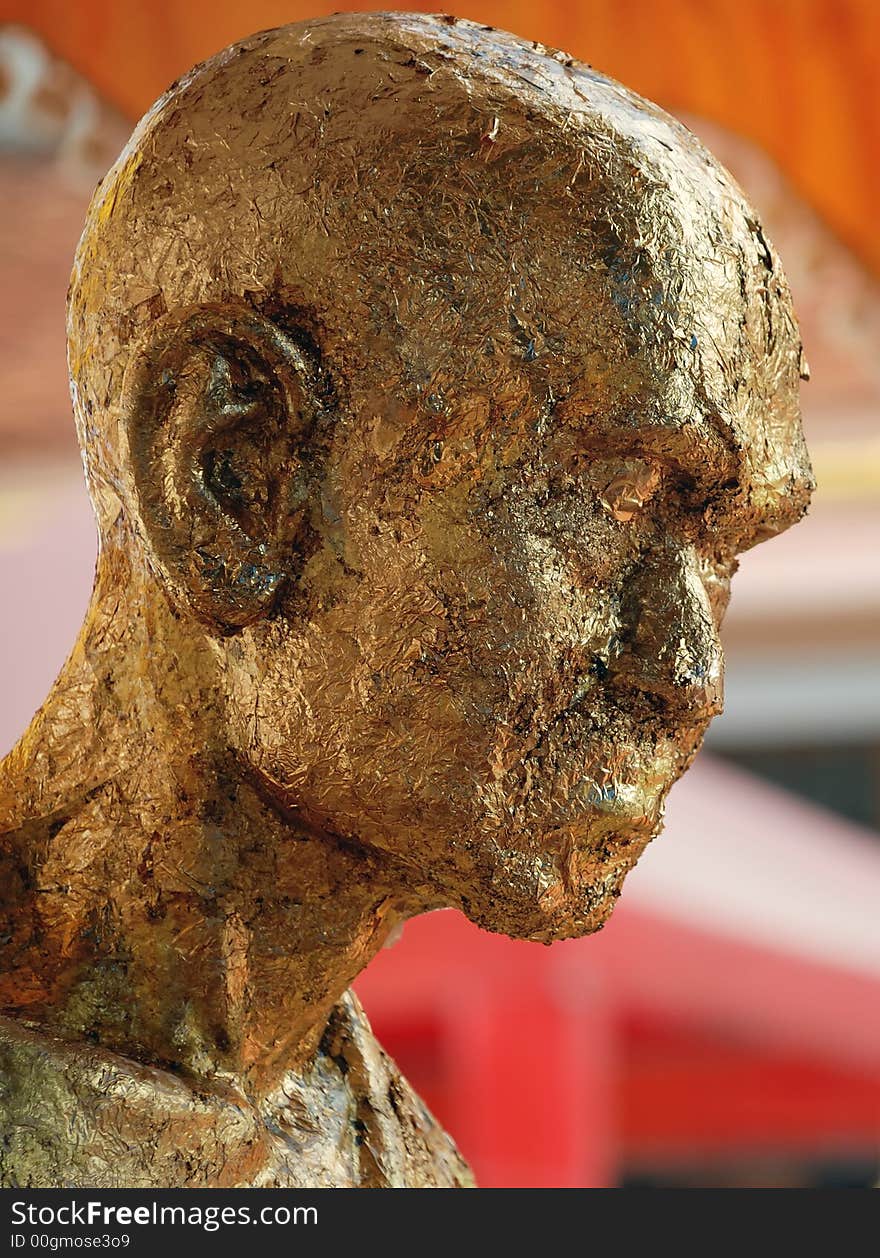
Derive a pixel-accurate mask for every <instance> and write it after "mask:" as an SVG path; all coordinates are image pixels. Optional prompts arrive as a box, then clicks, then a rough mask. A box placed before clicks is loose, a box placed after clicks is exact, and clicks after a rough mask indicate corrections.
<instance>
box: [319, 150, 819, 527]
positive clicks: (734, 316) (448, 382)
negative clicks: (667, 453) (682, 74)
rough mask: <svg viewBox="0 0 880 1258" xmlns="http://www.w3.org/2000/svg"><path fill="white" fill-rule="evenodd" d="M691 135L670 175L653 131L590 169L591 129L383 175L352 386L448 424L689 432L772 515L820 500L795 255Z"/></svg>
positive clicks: (354, 274)
mask: <svg viewBox="0 0 880 1258" xmlns="http://www.w3.org/2000/svg"><path fill="white" fill-rule="evenodd" d="M652 134H653V132H652ZM672 138H673V137H672V136H671V135H670V146H669V147H668V148H667V147H664V146H663V145H661V149H662V151H663V152H664V154H665V156H664V157H663V159H662V161H660V162H658V161H657V160H656V159H655V156H654V154H653V153H652V154H651V155H650V157H646V156H645V154H644V152H643V151H642V148H641V147H640V146H641V145H643V144H644V142H645V137H644V136H640V137H639V143H638V144H628V143H623V142H621V143H620V144H619V145H617V146H609V148H608V149H607V150H606V151H604V152H600V154H599V156H598V157H595V158H592V159H591V158H590V154H589V152H588V151H587V150H586V149H585V147H584V143H583V139H584V137H583V134H582V132H581V130H580V129H579V128H574V127H572V128H569V130H568V131H567V132H565V133H563V134H561V135H560V134H559V133H558V131H557V130H556V129H555V128H546V127H545V128H543V129H541V128H536V127H534V126H533V127H532V128H531V129H530V131H529V134H528V136H525V137H524V136H522V135H520V134H518V133H517V132H516V131H515V129H514V130H513V131H512V133H511V135H510V136H509V137H508V140H509V147H508V148H507V149H504V150H502V151H500V152H498V153H493V154H477V155H474V154H472V153H469V152H468V151H465V152H464V153H461V154H459V158H458V160H457V161H456V162H455V163H451V162H449V161H448V160H444V161H442V162H441V161H440V160H439V158H440V155H439V154H427V153H425V152H421V153H419V154H418V157H417V160H416V162H415V163H412V162H409V163H408V164H407V165H406V167H405V169H402V170H401V169H398V168H397V167H396V166H395V165H394V163H392V164H391V166H390V168H389V167H388V166H386V167H385V168H383V169H382V171H381V174H379V175H377V176H375V178H376V179H377V180H380V179H381V181H383V183H384V184H385V187H386V189H389V188H390V189H393V195H388V196H387V197H386V199H385V203H384V207H383V213H382V217H381V220H379V223H378V226H376V225H374V223H372V222H371V223H368V224H367V225H365V226H364V225H361V226H360V227H358V228H356V230H355V231H354V232H352V231H351V229H350V227H349V226H348V225H346V226H342V225H340V231H344V230H346V228H348V230H349V232H350V235H349V244H350V248H349V249H348V250H347V258H346V265H345V266H344V267H343V268H341V269H340V271H339V273H338V274H339V281H338V283H339V288H338V291H337V293H334V296H333V297H332V299H331V303H330V304H331V305H332V307H333V309H334V310H335V311H336V312H337V313H338V317H339V319H340V326H342V325H345V327H346V328H348V329H350V328H351V327H352V326H353V325H356V326H358V327H359V329H360V330H361V333H362V336H361V337H360V338H359V340H358V343H357V345H356V346H355V345H352V344H351V342H350V341H348V340H347V338H346V337H345V336H344V335H343V337H341V338H340V340H341V341H346V345H347V347H348V348H347V354H346V357H347V363H346V370H345V373H344V374H345V376H346V378H347V380H348V381H349V383H350V384H351V385H352V386H353V387H354V388H357V386H358V385H359V384H362V385H363V387H364V388H365V390H366V391H367V393H368V394H372V396H373V398H375V397H376V393H377V391H378V392H379V393H380V394H383V395H384V396H385V397H386V398H389V399H390V398H393V399H394V402H395V403H397V402H398V401H399V400H400V399H401V398H405V399H406V400H407V402H408V404H409V405H410V406H411V407H412V408H413V410H414V412H416V413H418V414H419V415H420V416H421V419H422V421H423V422H424V423H425V424H426V425H427V426H428V427H429V428H431V427H433V428H438V427H441V426H442V417H445V419H446V420H452V421H454V422H455V423H456V424H457V425H458V426H460V425H461V423H466V421H467V418H468V417H473V418H474V419H475V421H476V422H478V423H483V424H485V423H486V422H489V423H491V425H492V426H493V427H494V428H495V429H496V430H497V428H498V426H499V425H504V424H505V423H508V422H509V423H511V424H512V423H514V421H515V419H516V417H519V416H524V415H525V416H529V415H531V416H532V417H535V416H536V415H539V414H541V413H547V412H548V411H549V410H552V411H553V413H554V415H555V416H556V417H557V418H558V419H564V420H565V422H567V423H569V424H570V425H574V426H577V425H578V424H580V425H581V427H582V429H583V431H584V435H585V436H589V437H593V438H594V437H595V436H596V434H597V433H598V432H600V431H601V430H602V429H603V427H606V428H608V429H609V430H613V431H614V432H615V433H619V432H620V430H622V429H626V428H627V427H632V428H638V429H640V430H641V429H644V428H646V427H648V426H652V427H654V428H657V429H665V430H670V431H675V432H676V433H682V434H683V436H684V437H686V438H687V442H686V443H683V442H679V443H678V444H679V447H681V446H682V445H683V444H687V446H688V448H689V449H690V451H691V456H690V457H691V459H692V460H693V459H698V458H699V451H700V448H701V443H702V444H703V445H704V446H705V447H708V445H709V444H710V443H711V444H713V445H714V446H717V445H718V443H719V441H720V443H721V444H722V445H724V446H726V447H727V448H728V450H729V452H730V453H731V456H732V457H731V460H730V461H728V463H727V464H726V466H728V467H731V466H733V467H736V468H737V469H738V470H739V471H741V472H742V473H743V475H744V476H745V478H746V479H747V480H748V482H749V492H751V493H753V495H754V496H755V501H756V502H757V501H758V500H759V499H761V498H762V497H763V498H764V499H766V500H767V502H768V503H769V502H770V500H771V499H774V498H777V497H780V496H782V497H785V496H786V495H790V494H791V493H795V494H800V493H802V491H803V489H804V486H805V485H806V484H807V483H808V480H809V473H808V470H807V464H806V457H805V453H804V450H803V442H802V435H801V429H800V415H799V405H798V385H799V367H800V342H799V336H798V332H797V327H796V324H795V322H794V318H793V315H792V311H791V304H790V298H789V294H788V289H787V286H786V284H785V280H784V277H783V275H782V272H781V269H780V267H779V264H778V260H777V259H776V257H775V254H774V253H773V251H772V248H771V246H770V245H769V244H768V243H767V241H766V240H765V238H764V237H763V235H762V233H761V230H760V227H759V225H758V223H757V220H756V218H755V217H754V215H753V214H752V213H751V211H750V210H749V207H748V206H747V205H746V204H745V203H744V201H743V199H742V197H741V194H740V193H739V192H738V190H737V189H736V188H735V187H733V185H732V184H731V183H729V181H728V180H727V179H726V177H725V176H724V175H723V173H722V172H720V171H718V170H717V168H716V167H715V166H714V164H711V163H708V162H707V159H706V157H705V155H704V154H703V152H702V150H701V149H700V148H699V146H698V145H697V144H696V142H695V141H694V142H693V145H691V144H690V143H689V142H688V141H687V139H686V137H685V138H684V139H683V138H682V136H681V135H675V137H674V139H675V144H676V147H673V146H672V144H671V139H672ZM590 140H591V143H592V144H593V145H594V147H595V135H594V134H593V133H591V134H590ZM447 156H448V155H447ZM401 160H402V159H401ZM377 191H378V189H377V188H376V187H371V188H368V190H367V195H366V197H365V204H366V205H369V204H371V197H372V196H373V195H376V194H377ZM377 199H378V196H377ZM352 303H354V304H353V305H352ZM333 317H334V316H333V315H332V314H331V315H330V318H331V320H332V318H333ZM364 351H366V352H364ZM378 405H379V406H380V408H381V405H382V402H381V400H380V401H379V402H378ZM357 409H358V411H360V409H361V408H360V407H358V408H357Z"/></svg>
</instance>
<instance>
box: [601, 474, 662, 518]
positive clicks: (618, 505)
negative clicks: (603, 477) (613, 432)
mask: <svg viewBox="0 0 880 1258" xmlns="http://www.w3.org/2000/svg"><path fill="white" fill-rule="evenodd" d="M659 482H660V469H659V468H658V467H657V465H656V464H655V463H645V462H643V461H642V460H641V459H633V460H631V461H628V462H626V463H625V464H623V465H621V467H620V469H619V471H618V474H617V475H616V476H615V477H614V479H613V480H611V481H610V482H609V483H608V484H607V485H606V486H605V489H604V490H603V491H602V492H601V493H600V495H599V501H600V502H601V503H602V506H603V507H604V508H605V510H606V511H607V512H608V513H609V515H612V516H613V517H614V519H615V520H620V521H621V522H623V523H625V522H626V521H628V520H631V519H632V518H633V517H634V516H636V515H638V514H639V512H640V511H641V510H642V508H643V507H644V505H645V503H646V502H648V501H649V500H650V498H651V497H652V496H653V494H654V491H655V490H656V488H657V485H658V484H659Z"/></svg>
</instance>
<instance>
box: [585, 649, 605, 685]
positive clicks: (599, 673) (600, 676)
mask: <svg viewBox="0 0 880 1258" xmlns="http://www.w3.org/2000/svg"><path fill="white" fill-rule="evenodd" d="M588 671H589V672H590V673H592V675H593V676H594V677H595V678H597V680H598V681H604V680H605V678H606V677H607V676H608V665H607V664H606V662H605V660H603V659H602V656H601V655H594V656H593V658H592V659H591V660H590V667H589V670H588Z"/></svg>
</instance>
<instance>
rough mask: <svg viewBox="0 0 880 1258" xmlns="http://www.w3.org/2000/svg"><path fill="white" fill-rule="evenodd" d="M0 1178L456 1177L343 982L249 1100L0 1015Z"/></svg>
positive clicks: (426, 1181)
mask: <svg viewBox="0 0 880 1258" xmlns="http://www.w3.org/2000/svg"><path fill="white" fill-rule="evenodd" d="M0 1132H2V1136H0V1187H8V1188H14V1187H34V1188H38V1187H44V1188H45V1187H88V1188H120V1187H128V1188H157V1187H168V1188H170V1187H192V1188H197V1187H218V1188H236V1187H238V1188H244V1187H267V1188H268V1187H279V1188H281V1187H288V1188H306V1187H352V1188H354V1187H389V1188H398V1187H399V1188H405V1187H450V1188H452V1187H465V1186H470V1185H471V1184H472V1179H471V1175H470V1172H469V1170H468V1168H467V1166H466V1164H465V1163H464V1161H463V1160H462V1158H461V1157H460V1155H459V1154H458V1151H457V1150H456V1148H455V1145H454V1144H453V1143H452V1141H451V1140H450V1138H449V1137H448V1136H447V1135H446V1134H445V1132H443V1130H442V1129H441V1128H440V1127H439V1125H438V1124H437V1123H436V1121H435V1120H434V1119H433V1117H432V1116H431V1114H430V1113H429V1112H428V1110H427V1109H426V1108H425V1106H424V1105H423V1104H422V1102H421V1101H420V1100H419V1098H418V1097H417V1096H416V1095H415V1093H414V1092H413V1091H412V1089H411V1088H410V1087H409V1085H408V1084H407V1083H406V1081H405V1080H404V1079H403V1078H402V1076H401V1075H400V1073H399V1071H398V1070H397V1068H396V1067H395V1065H394V1063H393V1062H392V1061H391V1060H390V1059H389V1058H388V1057H387V1056H386V1054H385V1053H384V1052H383V1051H382V1049H381V1048H380V1047H379V1045H378V1044H377V1043H376V1040H375V1038H374V1037H373V1034H372V1032H371V1030H370V1027H369V1023H368V1022H367V1019H366V1016H365V1014H364V1012H363V1010H362V1009H361V1007H360V1005H359V1004H358V1002H357V1000H356V999H355V997H354V996H353V995H351V993H346V994H345V995H344V996H343V998H342V1000H341V1001H340V1002H339V1003H338V1004H337V1005H336V1006H335V1007H334V1009H333V1010H332V1012H331V1014H330V1017H329V1019H328V1023H327V1027H326V1030H325V1033H324V1036H323V1038H322V1041H321V1045H320V1047H319V1049H318V1051H317V1053H316V1054H315V1057H314V1058H313V1060H312V1062H311V1064H310V1066H309V1067H308V1068H307V1069H306V1070H305V1071H303V1072H302V1073H298V1074H295V1075H294V1074H292V1073H291V1074H289V1075H287V1076H285V1077H284V1079H283V1080H282V1081H281V1083H280V1084H279V1086H278V1088H277V1089H276V1090H275V1092H274V1093H272V1095H270V1096H269V1097H267V1098H266V1099H265V1101H264V1102H263V1103H262V1104H260V1105H259V1106H255V1105H253V1104H252V1103H251V1102H250V1101H249V1100H248V1099H247V1098H246V1097H245V1096H244V1095H243V1094H242V1093H241V1092H240V1091H238V1090H237V1089H236V1088H235V1087H234V1086H232V1085H231V1084H227V1083H224V1082H223V1081H220V1080H212V1081H210V1083H208V1084H196V1083H194V1082H193V1081H192V1080H189V1079H186V1078H184V1077H183V1076H180V1075H176V1074H174V1073H173V1072H171V1071H168V1070H162V1069H158V1068H155V1067H152V1066H147V1065H143V1064H141V1063H139V1062H135V1061H132V1060H130V1059H128V1058H124V1057H121V1056H118V1055H116V1054H113V1053H109V1052H107V1051H106V1050H105V1049H102V1048H100V1047H98V1046H95V1045H91V1044H88V1043H85V1042H83V1041H81V1040H76V1041H73V1040H65V1039H64V1038H63V1037H61V1036H59V1035H56V1034H52V1033H49V1032H47V1031H45V1030H42V1029H40V1028H37V1027H34V1026H29V1025H27V1024H25V1023H23V1022H20V1021H17V1020H15V1019H12V1018H8V1017H2V1016H0Z"/></svg>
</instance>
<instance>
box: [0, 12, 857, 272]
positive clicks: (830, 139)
mask: <svg viewBox="0 0 880 1258" xmlns="http://www.w3.org/2000/svg"><path fill="white" fill-rule="evenodd" d="M345 5H346V0H329V2H327V0H249V2H248V3H242V0H0V17H2V18H4V19H12V20H17V21H21V22H23V23H25V24H27V25H30V26H31V27H33V28H35V29H37V30H38V31H39V32H40V33H41V34H42V35H43V36H44V37H45V38H46V39H47V40H48V42H49V43H50V44H51V46H52V47H53V48H54V49H55V51H56V52H58V53H59V54H60V55H62V56H63V57H65V58H66V59H67V60H69V61H71V62H72V63H73V64H74V65H75V66H77V67H78V68H79V69H80V70H82V71H84V72H85V73H86V74H87V75H88V77H89V78H90V79H91V80H92V81H93V82H94V83H95V84H96V85H97V86H98V87H99V88H100V89H101V90H102V91H103V92H104V94H105V95H106V96H107V97H108V98H109V99H110V100H112V101H114V102H115V103H116V104H118V105H120V106H121V107H122V108H123V109H124V110H125V111H126V112H127V113H128V114H129V115H130V116H131V117H132V118H134V117H136V116H138V115H139V114H141V113H142V112H143V111H144V109H146V107H147V106H148V105H149V104H150V103H151V102H152V101H153V100H154V99H155V97H156V96H158V95H159V93H160V92H161V91H162V90H163V89H164V88H165V87H166V86H167V84H168V83H170V82H171V81H172V80H173V79H175V78H176V77H177V76H178V75H179V74H181V73H182V72H183V71H185V70H187V69H188V68H189V67H190V66H191V65H192V64H193V63H194V62H196V61H200V60H202V59H203V58H204V57H206V56H209V55H210V54H211V53H213V52H216V51H217V50H219V49H220V48H222V47H224V46H225V45H226V44H228V43H230V42H231V41H232V40H234V39H238V38H240V37H242V36H244V35H247V34H250V33H251V32H252V31H254V30H259V29H261V28H264V27H268V26H277V25H280V24H282V23H284V22H290V21H295V20H297V19H299V18H306V17H314V16H317V15H319V14H322V13H330V12H333V11H334V10H337V9H339V8H342V7H345ZM405 5H408V6H409V7H411V8H414V9H416V8H422V9H426V10H428V11H430V10H432V9H433V8H434V5H432V4H430V3H429V4H418V3H417V2H416V0H403V2H402V3H401V6H400V7H405ZM348 7H350V8H384V7H391V4H390V3H388V4H386V5H381V4H380V5H358V4H355V3H349V5H348ZM454 11H455V12H456V13H457V14H458V15H459V16H462V17H470V18H474V19H478V20H480V21H483V22H487V23H490V24H492V25H496V26H503V27H506V28H508V29H509V30H513V31H516V32H517V33H518V34H521V35H525V36H527V37H529V38H534V39H541V40H543V41H544V42H546V43H549V44H553V45H556V46H558V47H562V48H564V49H566V51H568V52H571V53H574V54H575V55H577V56H579V57H581V58H583V59H584V60H586V61H589V62H591V63H592V64H593V65H594V66H596V67H597V68H598V69H600V70H603V71H605V72H606V73H608V74H611V75H613V76H614V77H615V78H619V79H621V80H622V81H623V82H624V83H626V84H627V85H628V86H630V87H632V88H635V89H636V90H637V91H639V92H641V93H643V94H644V95H645V96H648V97H651V98H652V99H654V100H656V101H658V102H659V103H660V104H662V105H664V106H666V107H667V108H669V109H671V110H672V111H673V112H675V111H676V110H689V111H692V112H695V113H701V114H704V115H706V116H707V117H710V118H714V119H715V120H717V121H718V122H720V123H722V124H724V125H726V126H729V127H731V128H733V129H735V130H738V131H740V132H741V133H742V134H744V135H746V136H748V137H750V138H751V139H753V140H755V141H757V142H758V143H759V144H760V145H761V146H762V147H763V148H764V149H765V150H767V151H768V152H769V153H770V154H771V155H772V156H773V157H774V158H775V159H776V161H777V162H778V163H779V164H780V165H781V166H782V168H783V169H784V170H785V171H786V172H787V174H788V175H789V177H790V178H791V179H792V181H793V182H794V184H795V186H796V187H797V188H798V189H799V190H800V191H801V192H802V193H803V194H804V195H805V196H806V198H807V199H808V200H809V201H810V202H811V203H812V204H813V205H814V206H815V207H816V208H817V209H818V210H819V211H820V212H821V213H822V215H823V216H824V218H825V219H826V221H828V222H829V223H830V224H831V225H832V226H833V227H835V228H836V230H837V231H838V233H839V234H840V235H841V236H842V237H843V238H844V239H846V240H847V241H848V242H849V243H850V244H851V245H852V246H854V247H855V249H856V250H857V251H858V252H859V253H860V254H861V256H862V258H863V259H864V260H865V261H867V262H868V263H869V264H870V265H871V266H873V267H874V269H875V270H876V271H877V272H878V273H880V231H878V230H877V207H878V201H880V0H580V3H566V0H531V2H530V3H526V2H525V0H476V2H471V0H456V4H455V7H454Z"/></svg>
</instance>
